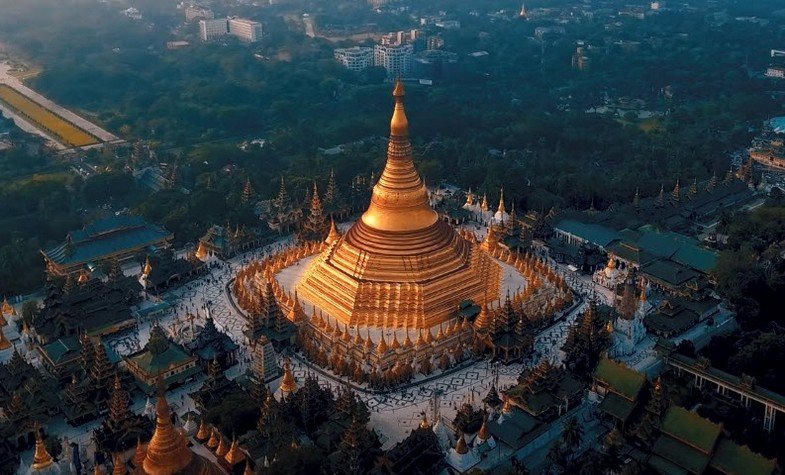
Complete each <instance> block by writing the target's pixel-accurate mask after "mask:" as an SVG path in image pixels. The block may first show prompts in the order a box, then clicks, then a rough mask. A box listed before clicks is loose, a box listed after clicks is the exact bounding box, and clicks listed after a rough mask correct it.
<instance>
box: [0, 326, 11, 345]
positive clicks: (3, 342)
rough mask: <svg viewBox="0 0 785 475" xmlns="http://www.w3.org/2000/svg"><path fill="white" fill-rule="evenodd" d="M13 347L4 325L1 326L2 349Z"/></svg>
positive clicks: (0, 342)
mask: <svg viewBox="0 0 785 475" xmlns="http://www.w3.org/2000/svg"><path fill="white" fill-rule="evenodd" d="M9 348H11V342H10V341H8V338H7V337H6V336H5V333H3V327H2V326H0V350H7V349H9Z"/></svg>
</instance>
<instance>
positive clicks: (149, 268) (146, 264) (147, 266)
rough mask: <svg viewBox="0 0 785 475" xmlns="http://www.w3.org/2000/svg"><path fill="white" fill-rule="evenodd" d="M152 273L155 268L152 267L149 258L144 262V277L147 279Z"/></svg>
mask: <svg viewBox="0 0 785 475" xmlns="http://www.w3.org/2000/svg"><path fill="white" fill-rule="evenodd" d="M152 271H153V266H151V265H150V256H147V257H146V258H145V260H144V267H142V275H143V276H145V277H147V276H148V275H150V272H152Z"/></svg>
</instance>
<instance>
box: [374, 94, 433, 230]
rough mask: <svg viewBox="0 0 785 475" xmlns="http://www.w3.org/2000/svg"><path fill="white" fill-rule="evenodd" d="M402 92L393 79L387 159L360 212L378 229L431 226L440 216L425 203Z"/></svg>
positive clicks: (413, 228)
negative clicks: (392, 100)
mask: <svg viewBox="0 0 785 475" xmlns="http://www.w3.org/2000/svg"><path fill="white" fill-rule="evenodd" d="M403 96H404V89H403V83H402V82H400V81H396V83H395V90H394V91H393V97H394V98H395V109H394V110H393V115H392V119H391V120H390V140H389V143H388V146H387V163H386V164H385V166H384V171H383V172H382V175H381V176H380V177H379V181H378V182H377V183H376V185H375V186H374V187H373V194H372V195H371V204H370V205H369V206H368V210H367V211H366V212H365V213H363V215H362V221H363V223H365V224H366V225H368V226H370V227H371V228H374V229H377V230H381V231H397V232H411V231H417V230H420V229H425V228H428V227H429V226H432V225H433V224H434V223H436V221H437V220H438V219H439V217H438V214H437V213H436V211H434V210H433V209H432V208H431V206H430V204H429V203H428V192H427V190H426V189H425V184H424V183H423V181H422V180H421V179H420V175H419V174H418V173H417V170H415V168H414V161H413V160H412V144H411V142H410V141H409V122H408V120H407V119H406V112H405V110H404V106H403Z"/></svg>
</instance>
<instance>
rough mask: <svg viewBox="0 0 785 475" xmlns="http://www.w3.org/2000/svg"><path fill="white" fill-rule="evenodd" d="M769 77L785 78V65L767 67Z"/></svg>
mask: <svg viewBox="0 0 785 475" xmlns="http://www.w3.org/2000/svg"><path fill="white" fill-rule="evenodd" d="M766 77H767V78H777V79H785V67H781V66H769V67H768V68H767V69H766Z"/></svg>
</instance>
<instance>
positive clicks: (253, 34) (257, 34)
mask: <svg viewBox="0 0 785 475" xmlns="http://www.w3.org/2000/svg"><path fill="white" fill-rule="evenodd" d="M229 34H230V35H232V36H236V37H237V38H239V39H240V41H245V42H248V43H254V42H256V41H259V39H260V38H261V37H262V24H261V23H259V22H258V21H253V20H247V19H245V18H229Z"/></svg>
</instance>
